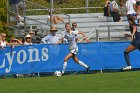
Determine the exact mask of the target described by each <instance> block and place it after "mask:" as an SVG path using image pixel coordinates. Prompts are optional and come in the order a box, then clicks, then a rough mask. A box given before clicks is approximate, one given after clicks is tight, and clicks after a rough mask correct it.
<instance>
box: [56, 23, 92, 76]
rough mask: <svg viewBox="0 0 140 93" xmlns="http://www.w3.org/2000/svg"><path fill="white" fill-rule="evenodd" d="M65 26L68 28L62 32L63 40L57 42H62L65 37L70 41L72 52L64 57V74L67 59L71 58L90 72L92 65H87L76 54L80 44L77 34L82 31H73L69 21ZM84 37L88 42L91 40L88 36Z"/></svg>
mask: <svg viewBox="0 0 140 93" xmlns="http://www.w3.org/2000/svg"><path fill="white" fill-rule="evenodd" d="M65 28H66V31H65V32H64V33H63V34H62V37H61V40H60V41H58V42H57V43H55V44H60V43H62V41H63V39H64V38H66V39H67V40H68V43H69V49H70V53H69V54H68V55H67V56H66V57H65V58H64V64H63V70H62V74H64V73H65V70H66V67H67V61H68V60H69V59H70V58H72V59H73V60H74V61H75V62H76V63H77V64H79V65H81V66H83V67H85V68H86V71H87V72H88V71H89V69H90V67H89V66H88V65H86V64H85V63H84V62H82V61H80V60H79V59H78V58H77V56H76V54H77V52H78V46H77V43H76V36H75V34H82V33H80V32H78V31H72V30H71V26H70V24H69V23H66V24H65ZM84 38H85V40H86V42H87V43H88V42H89V40H88V39H87V37H84Z"/></svg>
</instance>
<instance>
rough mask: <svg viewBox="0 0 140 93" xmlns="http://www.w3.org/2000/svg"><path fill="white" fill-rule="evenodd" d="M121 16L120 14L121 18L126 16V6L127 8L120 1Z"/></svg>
mask: <svg viewBox="0 0 140 93" xmlns="http://www.w3.org/2000/svg"><path fill="white" fill-rule="evenodd" d="M119 14H120V15H121V16H126V6H125V4H124V1H123V0H121V1H120V6H119Z"/></svg>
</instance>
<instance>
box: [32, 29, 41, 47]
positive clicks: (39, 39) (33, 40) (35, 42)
mask: <svg viewBox="0 0 140 93" xmlns="http://www.w3.org/2000/svg"><path fill="white" fill-rule="evenodd" d="M29 34H30V36H31V41H32V43H33V44H39V43H40V42H41V38H40V37H38V36H37V35H36V34H35V32H33V31H32V30H30V31H29Z"/></svg>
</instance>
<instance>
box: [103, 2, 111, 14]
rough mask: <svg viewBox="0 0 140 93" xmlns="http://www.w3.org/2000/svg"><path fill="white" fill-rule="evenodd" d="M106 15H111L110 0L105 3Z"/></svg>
mask: <svg viewBox="0 0 140 93" xmlns="http://www.w3.org/2000/svg"><path fill="white" fill-rule="evenodd" d="M104 16H110V0H107V1H106V3H105V6H104Z"/></svg>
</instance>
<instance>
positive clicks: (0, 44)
mask: <svg viewBox="0 0 140 93" xmlns="http://www.w3.org/2000/svg"><path fill="white" fill-rule="evenodd" d="M7 45H8V46H9V45H10V44H9V43H8V42H7V41H6V33H2V34H1V41H0V46H1V48H2V49H4V47H5V46H7Z"/></svg>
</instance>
